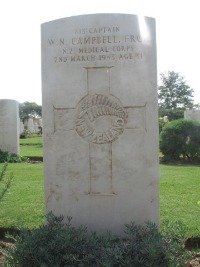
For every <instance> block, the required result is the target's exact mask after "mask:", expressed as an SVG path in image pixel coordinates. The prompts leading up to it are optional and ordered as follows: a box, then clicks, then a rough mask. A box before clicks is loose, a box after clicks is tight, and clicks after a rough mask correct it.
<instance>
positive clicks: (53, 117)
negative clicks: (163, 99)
mask: <svg viewBox="0 0 200 267" xmlns="http://www.w3.org/2000/svg"><path fill="white" fill-rule="evenodd" d="M41 28H42V91H43V136H44V173H45V199H46V212H48V211H51V210H52V211H53V212H54V213H55V214H63V215H64V216H65V217H66V216H72V217H73V220H72V222H73V224H74V225H80V224H86V225H87V226H88V228H89V229H91V230H97V231H98V232H105V231H106V230H107V229H109V230H111V231H112V232H114V233H117V234H122V233H123V226H124V224H125V223H130V222H131V221H135V222H136V223H137V224H142V223H144V222H145V221H148V220H150V221H152V222H155V223H157V224H159V191H158V116H157V73H156V37H155V20H154V19H153V18H148V17H138V16H135V15H125V14H93V15H82V16H76V17H70V18H64V19H59V20H55V21H52V22H47V23H44V24H42V27H41Z"/></svg>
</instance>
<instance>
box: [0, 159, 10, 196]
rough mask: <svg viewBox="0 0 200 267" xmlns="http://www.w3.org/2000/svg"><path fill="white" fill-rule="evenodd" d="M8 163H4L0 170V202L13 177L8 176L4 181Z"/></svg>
mask: <svg viewBox="0 0 200 267" xmlns="http://www.w3.org/2000/svg"><path fill="white" fill-rule="evenodd" d="M7 167H8V163H7V162H6V163H4V164H3V166H2V169H1V171H0V182H1V186H0V200H2V198H3V197H4V195H5V193H6V192H7V190H8V188H9V187H10V185H11V180H12V179H13V175H12V174H10V176H9V177H8V178H7V179H6V171H7Z"/></svg>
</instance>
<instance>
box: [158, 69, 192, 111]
mask: <svg viewBox="0 0 200 267" xmlns="http://www.w3.org/2000/svg"><path fill="white" fill-rule="evenodd" d="M160 77H161V82H162V85H161V86H159V87H158V99H159V107H160V108H164V109H177V108H183V109H185V108H187V107H189V108H190V107H192V106H193V92H194V90H193V89H191V88H190V86H188V85H187V84H186V82H185V80H184V77H183V76H181V75H180V74H179V73H176V72H174V71H168V72H167V74H164V73H161V74H160Z"/></svg>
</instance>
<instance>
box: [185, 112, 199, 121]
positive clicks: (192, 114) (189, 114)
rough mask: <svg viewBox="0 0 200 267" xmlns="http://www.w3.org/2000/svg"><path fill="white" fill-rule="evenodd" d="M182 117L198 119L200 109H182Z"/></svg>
mask: <svg viewBox="0 0 200 267" xmlns="http://www.w3.org/2000/svg"><path fill="white" fill-rule="evenodd" d="M184 118H185V119H187V120H197V121H200V110H198V109H191V110H185V111H184Z"/></svg>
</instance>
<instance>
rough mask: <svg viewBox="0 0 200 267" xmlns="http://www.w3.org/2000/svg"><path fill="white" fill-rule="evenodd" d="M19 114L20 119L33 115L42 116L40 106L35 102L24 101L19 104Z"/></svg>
mask: <svg viewBox="0 0 200 267" xmlns="http://www.w3.org/2000/svg"><path fill="white" fill-rule="evenodd" d="M19 116H20V119H21V120H24V119H26V118H29V117H31V116H33V117H41V116H42V106H40V105H37V104H36V103H35V102H28V101H26V102H24V103H21V104H19Z"/></svg>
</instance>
